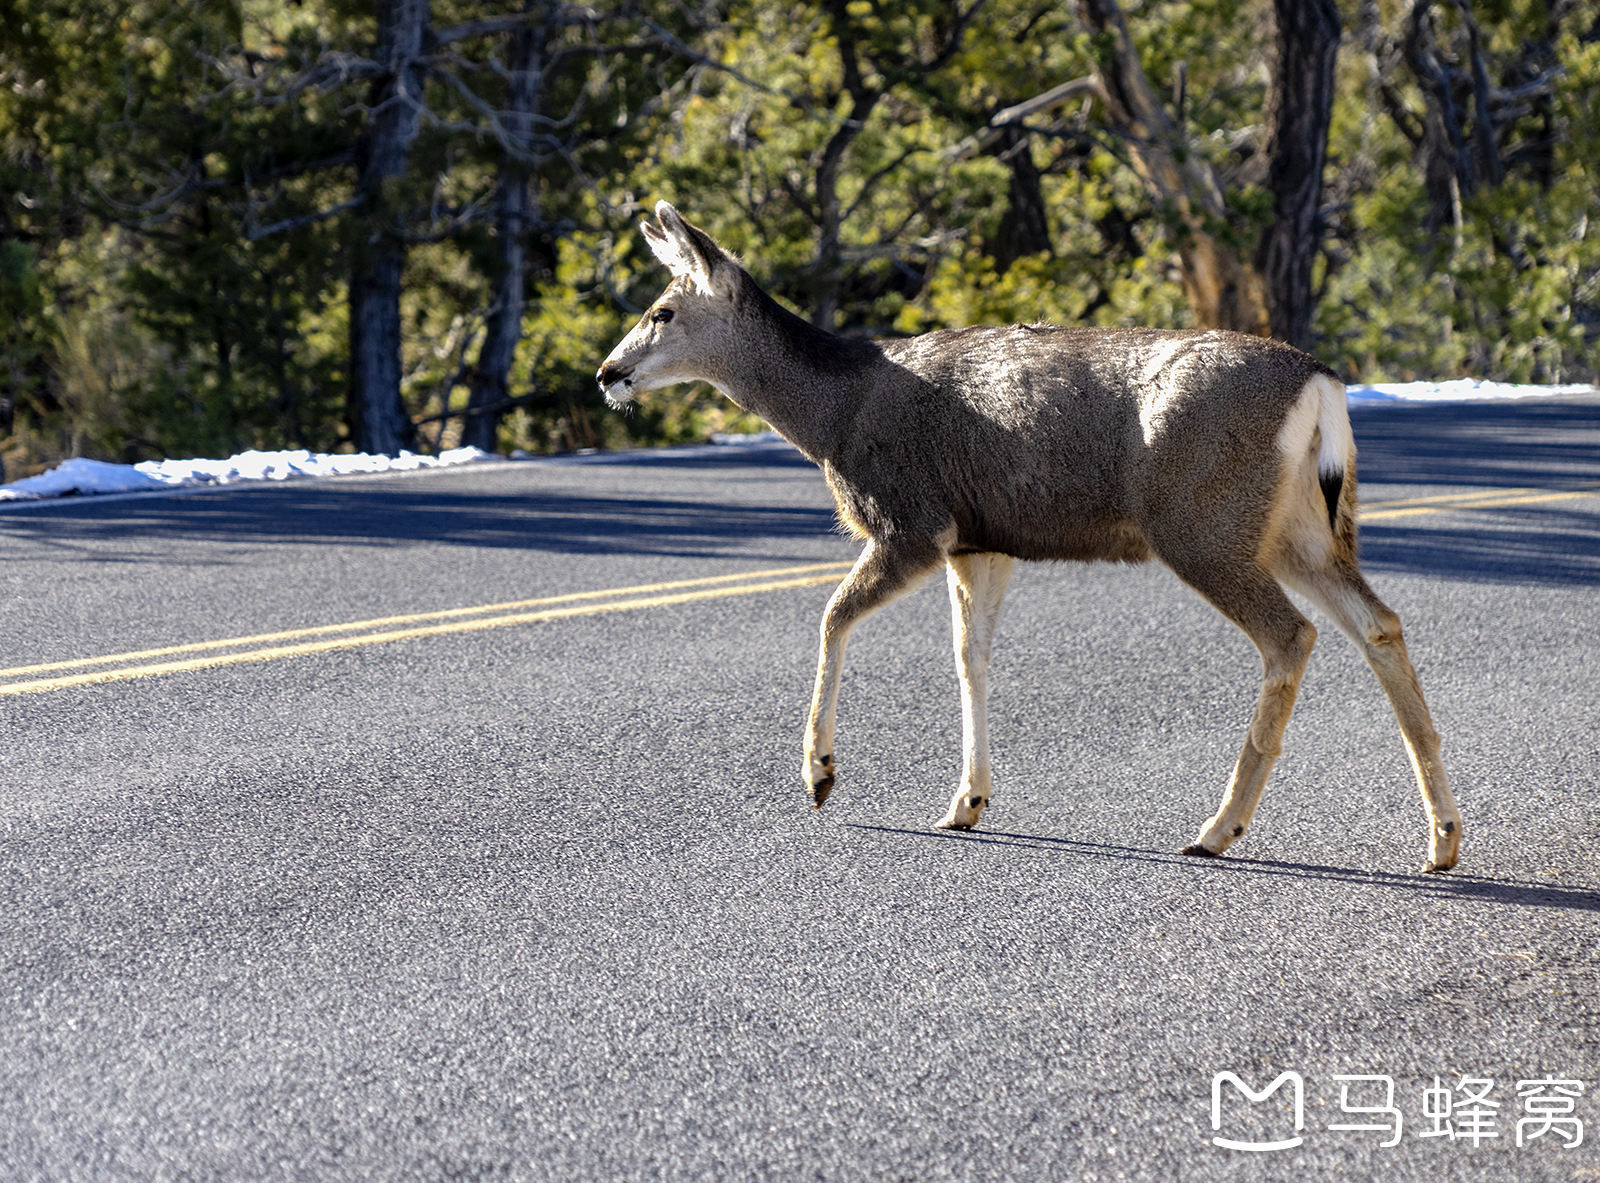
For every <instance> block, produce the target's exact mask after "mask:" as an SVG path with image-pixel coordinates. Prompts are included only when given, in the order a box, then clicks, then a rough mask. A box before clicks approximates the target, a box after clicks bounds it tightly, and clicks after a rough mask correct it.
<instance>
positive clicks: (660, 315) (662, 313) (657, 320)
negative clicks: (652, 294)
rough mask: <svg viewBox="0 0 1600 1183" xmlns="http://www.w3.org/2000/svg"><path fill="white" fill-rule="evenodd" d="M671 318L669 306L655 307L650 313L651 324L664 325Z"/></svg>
mask: <svg viewBox="0 0 1600 1183" xmlns="http://www.w3.org/2000/svg"><path fill="white" fill-rule="evenodd" d="M671 319H672V309H670V308H657V309H656V310H655V311H654V312H652V313H651V314H650V323H651V324H658V325H664V324H666V323H667V322H668V321H669V320H671Z"/></svg>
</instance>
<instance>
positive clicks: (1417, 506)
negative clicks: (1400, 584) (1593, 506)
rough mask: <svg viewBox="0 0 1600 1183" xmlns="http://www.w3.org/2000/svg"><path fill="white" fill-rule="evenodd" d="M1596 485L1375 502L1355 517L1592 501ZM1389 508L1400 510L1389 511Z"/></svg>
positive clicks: (1599, 490)
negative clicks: (1395, 507) (1575, 498)
mask: <svg viewBox="0 0 1600 1183" xmlns="http://www.w3.org/2000/svg"><path fill="white" fill-rule="evenodd" d="M1597 493H1600V485H1590V486H1588V487H1586V488H1582V489H1572V490H1568V491H1566V492H1562V493H1552V492H1550V491H1549V490H1547V489H1494V490H1487V489H1485V490H1481V491H1479V492H1477V493H1452V494H1448V495H1446V496H1443V497H1412V498H1406V499H1404V500H1399V501H1376V502H1373V504H1372V505H1370V506H1366V507H1364V508H1363V509H1362V510H1361V512H1360V513H1359V515H1358V519H1359V520H1360V521H1363V522H1371V521H1377V520H1379V519H1380V518H1404V517H1411V516H1414V515H1416V514H1424V513H1450V512H1452V511H1456V510H1463V509H1495V508H1498V507H1501V506H1506V505H1533V504H1536V503H1538V502H1543V501H1568V500H1571V499H1572V498H1574V497H1593V496H1595V495H1596V494H1597ZM1389 506H1400V507H1402V508H1397V509H1390V508H1388V507H1389Z"/></svg>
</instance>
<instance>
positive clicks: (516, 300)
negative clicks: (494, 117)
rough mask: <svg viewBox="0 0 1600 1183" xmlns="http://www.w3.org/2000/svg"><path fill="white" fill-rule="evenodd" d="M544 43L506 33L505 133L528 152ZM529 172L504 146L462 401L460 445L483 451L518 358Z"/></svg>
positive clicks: (535, 30) (539, 36)
mask: <svg viewBox="0 0 1600 1183" xmlns="http://www.w3.org/2000/svg"><path fill="white" fill-rule="evenodd" d="M544 45H545V30H544V28H543V27H542V26H541V27H529V28H521V29H518V30H517V31H516V32H515V33H513V34H512V35H511V47H510V49H511V53H510V61H509V63H508V69H509V73H510V75H511V79H510V93H509V94H508V96H507V107H508V109H507V111H506V112H505V115H504V125H505V129H506V132H507V135H508V136H509V137H510V138H511V139H512V141H513V143H514V144H515V145H516V146H517V147H518V149H519V150H520V151H521V152H523V153H527V151H528V141H529V137H531V136H532V134H533V117H534V115H535V113H536V112H537V109H538V101H539V93H540V90H541V89H542V88H543V85H544ZM528 175H529V170H528V166H527V165H526V164H525V163H524V162H523V161H521V160H519V159H517V156H516V154H515V153H513V152H512V151H510V150H508V149H507V148H505V147H504V146H502V148H501V150H500V176H499V189H500V192H499V196H498V201H497V205H496V210H495V232H496V234H497V235H498V239H497V241H498V243H499V247H500V258H499V260H498V266H497V268H496V271H495V275H494V295H493V298H492V300H491V303H490V305H489V316H488V324H487V326H486V327H485V331H484V337H483V347H482V348H481V349H480V350H479V351H478V364H477V366H476V367H474V371H473V375H472V384H471V385H472V393H471V394H470V395H469V396H468V399H467V422H466V426H465V428H464V429H463V430H462V433H461V442H462V444H463V445H466V446H470V447H474V448H482V449H483V450H484V451H485V452H493V451H495V448H496V444H497V442H498V436H499V433H500V419H501V417H502V416H503V415H504V414H505V406H504V404H505V402H506V400H507V398H508V397H509V393H510V375H511V363H512V360H513V358H515V356H516V352H517V343H518V342H519V341H520V340H522V295H523V284H524V282H525V279H526V275H527V270H528V265H527V254H528V251H527V233H528V231H529V229H530V228H531V227H532V225H533V224H534V222H535V221H536V220H537V217H538V211H537V210H536V208H535V206H534V200H533V195H532V193H531V191H530V189H529V185H528ZM491 408H493V409H491Z"/></svg>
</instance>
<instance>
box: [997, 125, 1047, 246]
mask: <svg viewBox="0 0 1600 1183" xmlns="http://www.w3.org/2000/svg"><path fill="white" fill-rule="evenodd" d="M1030 141H1031V137H1030V136H1029V135H1028V133H1027V132H1026V131H1024V130H1022V129H1020V128H1014V127H1008V128H1005V129H1004V130H1003V131H1002V132H1001V133H1000V134H999V135H998V136H997V137H996V140H995V145H994V147H993V148H992V149H991V151H992V152H993V154H994V155H995V156H996V157H998V158H999V159H1000V161H1001V162H1002V163H1003V164H1004V165H1005V166H1006V168H1007V169H1009V170H1010V172H1011V191H1010V194H1009V201H1008V203H1007V206H1006V212H1005V213H1004V214H1002V215H1001V217H1000V228H999V232H998V233H997V234H996V235H995V241H994V245H993V247H992V248H991V249H990V251H989V253H990V254H991V255H993V256H994V266H995V270H996V271H997V272H999V273H1000V274H1001V275H1004V274H1005V273H1006V272H1007V271H1009V270H1010V269H1011V264H1013V263H1015V262H1016V261H1017V260H1018V259H1025V258H1027V257H1028V256H1029V255H1037V254H1042V253H1043V252H1045V251H1048V250H1049V249H1050V219H1049V216H1048V215H1047V214H1046V212H1045V204H1044V190H1043V188H1042V186H1041V185H1040V182H1039V168H1038V166H1037V165H1036V164H1034V163H1033V150H1032V146H1031V142H1030Z"/></svg>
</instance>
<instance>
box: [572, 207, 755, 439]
mask: <svg viewBox="0 0 1600 1183" xmlns="http://www.w3.org/2000/svg"><path fill="white" fill-rule="evenodd" d="M656 219H657V221H656V222H648V221H646V222H641V223H640V227H641V228H642V229H643V230H644V236H645V241H647V242H648V243H649V244H650V249H651V251H653V252H654V253H655V256H656V258H658V259H660V260H661V261H662V262H663V263H665V264H666V265H667V268H668V270H670V271H671V272H672V282H671V283H670V284H668V285H667V290H666V291H664V292H662V293H661V295H660V296H659V297H658V298H657V299H656V302H655V303H654V304H652V305H650V307H649V308H647V309H646V310H645V314H644V315H643V316H642V317H640V318H639V323H638V324H636V325H634V326H633V331H632V332H631V333H629V334H628V335H627V336H626V337H624V338H623V339H622V341H621V342H620V343H619V344H618V345H617V347H616V348H615V349H613V350H612V351H611V355H610V356H609V357H607V358H606V360H605V361H604V362H603V363H602V364H601V366H600V372H599V373H598V374H596V375H595V377H596V378H597V379H598V380H599V382H600V390H601V392H602V393H603V394H604V395H605V396H606V402H608V403H610V404H611V405H612V406H614V407H621V406H626V405H627V404H628V403H630V402H632V401H633V400H634V399H636V398H637V397H638V396H639V395H641V394H644V393H645V392H646V391H649V390H657V389H660V388H661V387H663V386H671V385H673V384H674V383H676V382H693V381H696V380H705V381H708V382H711V383H713V384H716V382H717V378H718V376H719V373H720V369H721V367H720V366H719V364H718V363H719V360H720V359H722V358H725V357H727V356H728V355H729V353H730V352H731V351H732V350H733V348H734V347H735V345H736V330H735V325H734V321H735V315H734V314H735V310H736V307H737V298H738V294H739V283H740V276H741V274H742V271H743V269H742V268H741V267H740V266H739V264H738V263H737V262H736V261H735V260H734V259H733V257H732V256H731V255H729V254H728V253H727V252H726V251H724V250H723V249H722V248H721V247H720V246H718V245H717V244H716V243H715V242H713V241H712V239H711V236H710V235H709V234H707V233H706V232H705V231H703V230H701V229H699V228H697V227H695V226H691V225H690V224H689V223H688V222H686V221H684V220H683V218H682V217H681V216H680V215H679V213H678V211H677V210H675V209H673V208H672V207H671V206H670V205H668V204H667V203H666V202H664V201H663V202H661V203H659V204H658V205H657V206H656Z"/></svg>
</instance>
